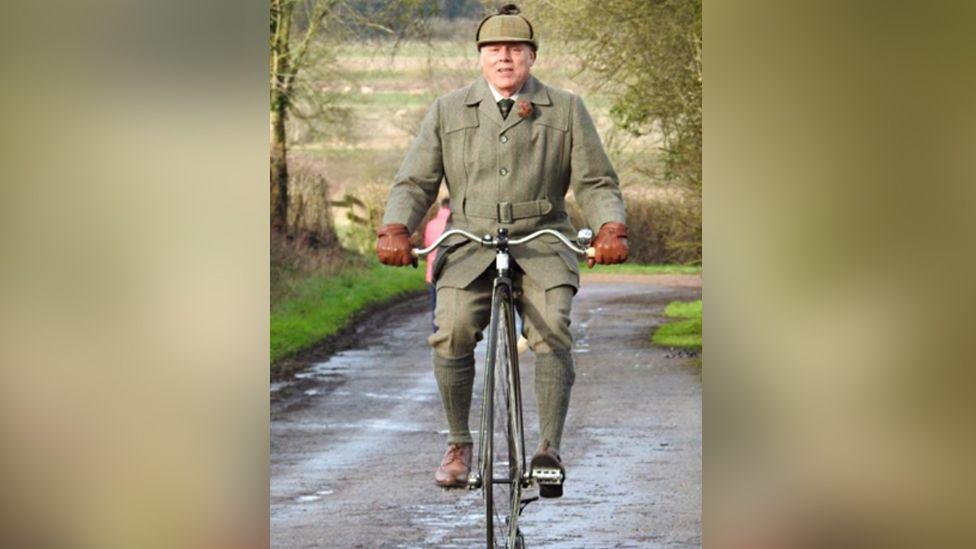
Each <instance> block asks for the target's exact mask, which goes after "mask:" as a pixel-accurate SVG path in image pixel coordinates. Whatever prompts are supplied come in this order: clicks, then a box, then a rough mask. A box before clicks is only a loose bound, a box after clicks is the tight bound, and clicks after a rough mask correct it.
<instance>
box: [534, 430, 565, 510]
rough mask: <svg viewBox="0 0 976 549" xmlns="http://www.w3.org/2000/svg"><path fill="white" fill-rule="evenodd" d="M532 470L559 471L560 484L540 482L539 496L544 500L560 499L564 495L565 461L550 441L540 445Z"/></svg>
mask: <svg viewBox="0 0 976 549" xmlns="http://www.w3.org/2000/svg"><path fill="white" fill-rule="evenodd" d="M529 469H530V470H534V469H546V470H549V471H552V470H555V469H558V470H559V477H561V478H560V479H559V482H558V483H552V484H550V483H546V482H542V481H540V482H539V495H540V496H542V497H544V498H558V497H561V496H562V495H563V481H564V480H565V479H566V468H565V467H563V460H562V458H560V457H559V452H557V451H556V450H554V449H553V448H552V447H550V446H549V441H548V440H544V441H542V444H540V445H539V449H538V450H537V451H536V453H535V455H534V456H532V462H531V465H530V467H529Z"/></svg>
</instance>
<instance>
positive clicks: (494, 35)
mask: <svg viewBox="0 0 976 549" xmlns="http://www.w3.org/2000/svg"><path fill="white" fill-rule="evenodd" d="M520 13H521V10H519V8H518V6H516V5H515V4H506V5H504V6H502V7H500V8H498V13H496V14H492V15H489V16H488V17H485V18H484V19H482V20H481V24H480V25H478V32H476V33H475V40H476V41H477V43H478V47H479V48H480V47H481V46H484V45H485V44H492V43H495V42H524V43H526V44H531V45H532V49H533V50H536V49H538V48H539V43H538V42H537V41H536V38H535V31H534V30H533V28H532V23H530V22H529V20H528V19H526V18H525V17H523V16H521V15H519V14H520Z"/></svg>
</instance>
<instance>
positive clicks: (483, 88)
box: [464, 77, 511, 126]
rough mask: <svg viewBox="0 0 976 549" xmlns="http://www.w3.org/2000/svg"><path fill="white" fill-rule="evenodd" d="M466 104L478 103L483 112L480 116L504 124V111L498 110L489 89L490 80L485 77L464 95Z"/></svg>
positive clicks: (494, 122) (473, 104) (497, 123)
mask: <svg viewBox="0 0 976 549" xmlns="http://www.w3.org/2000/svg"><path fill="white" fill-rule="evenodd" d="M479 103H480V105H479ZM464 104H465V105H467V106H469V107H472V106H475V105H478V110H479V111H480V112H481V115H480V118H482V119H483V120H490V121H491V122H492V123H493V124H494V125H496V126H501V125H502V113H501V112H499V111H498V105H496V104H495V97H494V96H493V95H492V94H491V90H490V89H488V82H487V81H486V80H485V79H484V77H481V78H479V79H478V81H477V82H475V83H474V84H472V85H471V87H470V88H468V93H467V95H465V97H464ZM509 116H511V114H509Z"/></svg>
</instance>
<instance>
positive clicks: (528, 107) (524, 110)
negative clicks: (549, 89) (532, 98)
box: [518, 99, 532, 118]
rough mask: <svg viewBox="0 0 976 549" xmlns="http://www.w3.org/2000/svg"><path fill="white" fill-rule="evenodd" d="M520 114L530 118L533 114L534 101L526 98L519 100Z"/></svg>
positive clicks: (520, 116) (521, 116)
mask: <svg viewBox="0 0 976 549" xmlns="http://www.w3.org/2000/svg"><path fill="white" fill-rule="evenodd" d="M518 115H519V118H528V117H529V116H532V103H529V102H528V101H526V100H524V99H523V100H521V101H519V102H518Z"/></svg>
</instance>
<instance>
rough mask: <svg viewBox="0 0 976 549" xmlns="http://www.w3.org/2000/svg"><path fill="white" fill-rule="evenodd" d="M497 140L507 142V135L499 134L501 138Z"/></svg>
mask: <svg viewBox="0 0 976 549" xmlns="http://www.w3.org/2000/svg"><path fill="white" fill-rule="evenodd" d="M499 141H501V142H502V143H508V136H507V135H503V136H501V138H499Z"/></svg>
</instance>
